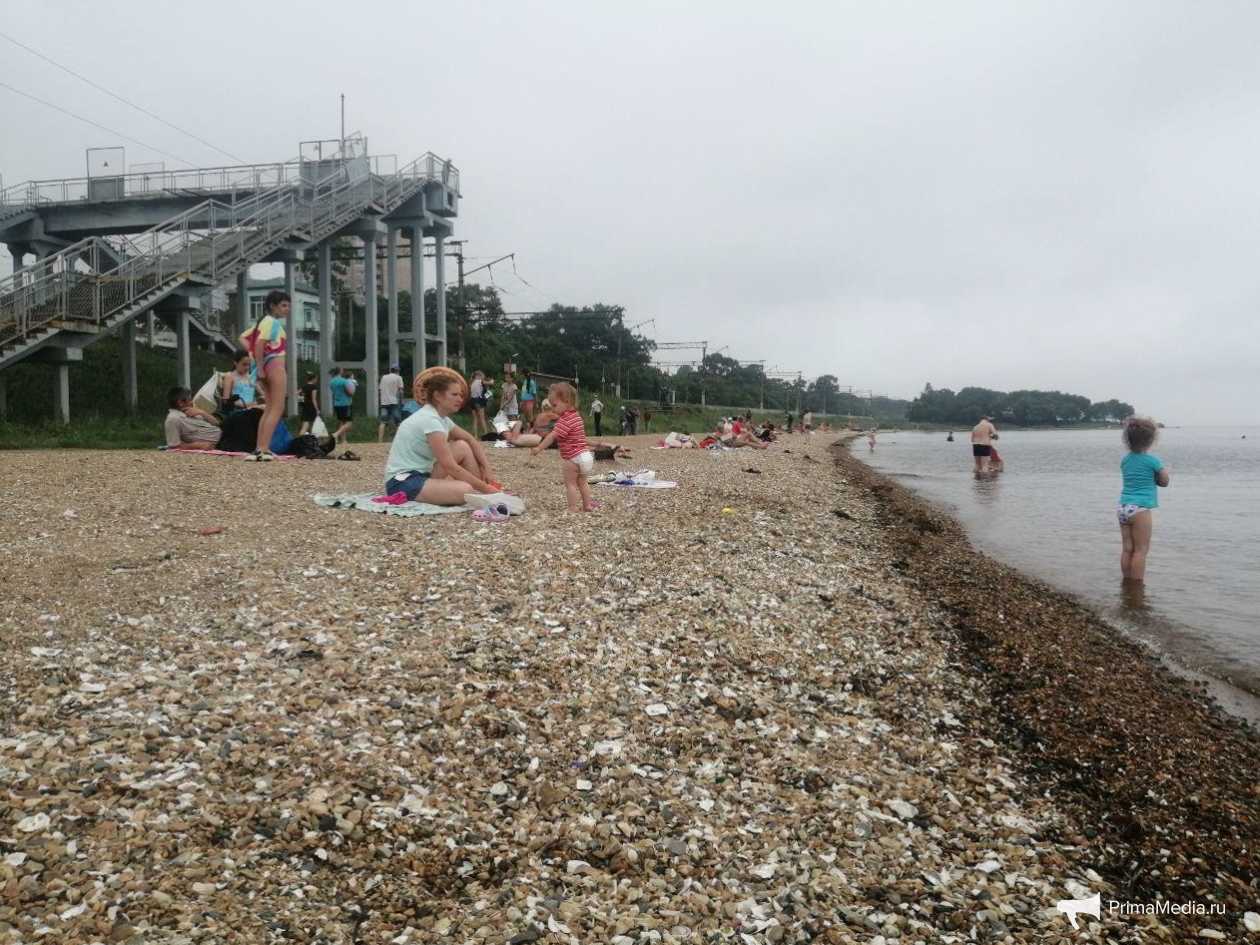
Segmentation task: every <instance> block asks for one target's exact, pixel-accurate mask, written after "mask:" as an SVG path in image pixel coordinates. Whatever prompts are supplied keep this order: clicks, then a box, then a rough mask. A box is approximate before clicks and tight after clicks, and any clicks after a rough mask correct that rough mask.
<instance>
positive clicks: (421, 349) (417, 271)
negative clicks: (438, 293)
mask: <svg viewBox="0 0 1260 945" xmlns="http://www.w3.org/2000/svg"><path fill="white" fill-rule="evenodd" d="M424 333H425V326H424V230H423V229H421V227H420V224H419V223H417V224H416V225H415V226H413V227H412V228H411V337H412V338H413V339H414V341H415V345H416V353H415V356H414V358H413V360H412V363H411V368H412V370H414V371H415V372H416V373H417V374H419V373H420V372H421V371H423V370H424V369H425V368H427V367H428V366H429V363H428V361H429V358H428V346H427V345H426V344H425V342H424Z"/></svg>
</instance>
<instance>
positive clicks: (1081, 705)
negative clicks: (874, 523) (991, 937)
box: [832, 443, 1260, 914]
mask: <svg viewBox="0 0 1260 945" xmlns="http://www.w3.org/2000/svg"><path fill="white" fill-rule="evenodd" d="M832 452H833V455H834V457H835V460H836V462H837V464H838V465H839V467H840V469H841V471H842V474H843V475H844V477H845V478H846V479H848V480H849V481H850V482H851V483H853V484H855V485H862V486H864V487H865V488H866V489H868V490H869V492H870V494H871V495H872V496H873V498H874V499H875V501H876V504H877V508H878V520H879V522H880V524H881V525H883V526H884V528H885V530H886V534H887V539H888V541H889V543H890V545H892V546H894V547H895V548H896V549H898V551H899V552H900V557H899V558H898V559H897V560H896V561H895V562H894V565H893V566H894V567H895V568H896V569H897V570H899V571H901V572H902V573H903V574H905V575H906V577H907V578H908V579H909V581H910V582H911V583H912V584H913V585H916V586H918V587H919V588H920V589H921V590H922V592H923V593H924V595H925V596H926V597H927V598H928V599H930V600H931V601H933V602H934V604H935V608H936V610H937V612H938V614H939V618H940V620H941V622H942V624H943V625H944V626H945V627H947V628H948V629H950V630H951V631H952V632H953V635H954V638H955V645H956V647H957V652H958V657H959V660H960V661H961V662H963V663H964V664H966V665H967V666H968V667H969V668H970V669H971V671H972V672H973V673H974V674H975V675H976V676H977V677H978V678H980V679H982V680H983V681H984V683H985V685H986V687H987V688H988V690H989V694H990V698H991V700H992V703H993V706H994V707H995V709H997V710H998V712H999V713H1000V722H1001V723H1002V726H1003V727H1004V728H1005V731H1006V733H1007V735H1008V737H1009V743H1010V747H1011V749H1012V750H1013V752H1014V756H1015V759H1016V760H1017V761H1018V762H1019V763H1020V764H1021V766H1022V767H1023V769H1024V771H1025V774H1026V776H1027V777H1028V778H1029V779H1030V781H1031V782H1032V783H1033V784H1034V785H1037V786H1040V787H1042V788H1044V789H1045V790H1046V791H1048V792H1050V793H1051V794H1052V795H1053V796H1054V798H1055V800H1056V802H1057V803H1058V804H1059V805H1060V806H1061V807H1062V808H1063V809H1064V811H1065V812H1067V814H1068V815H1069V816H1071V817H1075V818H1077V823H1078V829H1079V835H1078V836H1072V837H1065V838H1064V840H1065V842H1069V843H1072V844H1074V845H1077V846H1080V847H1082V848H1084V849H1085V850H1087V851H1088V852H1089V854H1090V855H1092V857H1093V858H1094V859H1095V860H1096V863H1095V865H1094V867H1093V868H1094V869H1096V870H1097V871H1098V872H1099V873H1100V874H1102V875H1103V876H1106V877H1107V878H1108V879H1109V880H1111V881H1112V882H1114V883H1115V884H1116V885H1117V887H1119V888H1120V889H1121V890H1124V891H1127V893H1128V894H1129V895H1130V896H1131V897H1132V898H1134V899H1147V900H1150V899H1156V898H1163V899H1167V900H1170V901H1181V902H1184V901H1189V900H1199V901H1202V900H1205V899H1211V900H1214V901H1219V902H1222V903H1223V904H1224V905H1225V907H1226V909H1227V910H1230V911H1236V913H1238V914H1241V913H1242V912H1243V911H1245V910H1251V909H1254V908H1255V903H1256V900H1257V888H1256V887H1257V884H1260V879H1258V877H1260V860H1258V858H1257V852H1256V846H1257V842H1258V841H1260V764H1258V763H1257V755H1256V747H1257V736H1256V734H1255V732H1254V731H1253V730H1252V729H1250V728H1249V727H1248V726H1247V725H1246V724H1244V723H1243V722H1242V721H1240V720H1238V719H1235V718H1232V717H1230V716H1228V715H1227V714H1226V713H1225V712H1224V711H1223V710H1222V709H1221V708H1220V707H1219V706H1217V705H1216V704H1215V703H1213V702H1212V701H1211V700H1210V699H1209V698H1207V697H1206V696H1205V695H1204V694H1203V693H1202V692H1201V691H1199V690H1198V689H1196V687H1194V686H1192V685H1191V684H1190V683H1187V682H1186V681H1184V680H1183V679H1181V678H1179V677H1178V676H1176V675H1175V674H1174V673H1173V672H1172V671H1171V670H1169V669H1168V668H1167V667H1166V666H1164V665H1163V664H1162V663H1161V662H1160V660H1159V659H1158V657H1156V656H1155V655H1154V654H1153V653H1152V652H1151V651H1149V650H1148V649H1146V648H1144V647H1143V646H1142V645H1141V644H1140V643H1138V642H1136V641H1134V640H1132V639H1130V638H1128V637H1126V636H1124V635H1123V634H1121V633H1120V632H1119V631H1118V630H1117V629H1116V628H1115V627H1113V626H1111V625H1110V624H1108V623H1106V622H1105V621H1104V620H1103V619H1102V618H1101V617H1100V616H1099V615H1097V614H1096V613H1094V612H1093V611H1092V610H1090V609H1089V608H1087V607H1085V606H1083V605H1081V604H1080V603H1079V602H1077V601H1075V600H1074V599H1072V598H1071V597H1070V596H1068V595H1066V594H1063V593H1061V592H1059V591H1056V590H1054V589H1052V588H1050V587H1049V586H1047V585H1045V584H1043V583H1041V582H1039V581H1036V580H1034V579H1031V578H1029V577H1027V576H1025V575H1023V574H1022V573H1020V572H1018V571H1015V570H1014V569H1012V568H1009V567H1007V566H1005V565H1002V564H1000V563H999V562H996V561H994V560H992V559H991V558H988V557H987V556H985V555H983V554H981V553H980V552H978V551H976V550H975V549H974V548H973V547H972V545H971V543H970V542H969V540H968V539H967V537H966V534H965V532H964V530H963V529H962V527H961V526H960V525H959V524H958V523H957V522H955V521H954V520H952V519H951V518H949V517H948V516H946V515H945V514H943V513H942V512H940V511H938V510H936V509H934V508H932V507H931V506H929V505H928V504H927V503H925V502H924V501H923V500H921V499H919V498H918V497H917V496H915V495H914V494H913V493H911V492H910V491H909V490H908V489H906V488H904V487H902V486H900V485H898V484H897V483H895V482H893V481H892V480H891V479H889V478H888V477H886V476H884V475H883V474H881V473H878V472H876V471H875V470H873V469H871V468H870V467H869V466H867V465H866V464H864V463H862V462H861V461H860V460H858V459H856V458H854V457H853V456H851V455H850V454H849V452H848V450H847V448H846V446H845V445H844V444H843V443H841V444H836V445H835V446H833V447H832ZM1088 858H1089V857H1088V856H1087V857H1084V858H1083V860H1082V861H1083V862H1087V861H1088Z"/></svg>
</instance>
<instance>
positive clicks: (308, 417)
mask: <svg viewBox="0 0 1260 945" xmlns="http://www.w3.org/2000/svg"><path fill="white" fill-rule="evenodd" d="M298 415H299V416H300V417H301V418H302V426H301V428H300V429H299V430H298V436H302V435H303V434H304V433H310V432H311V428H312V427H313V426H314V425H315V418H316V417H318V416H319V375H318V374H316V373H315V372H314V371H307V372H306V379H305V380H304V381H303V383H302V389H301V390H299V391H298Z"/></svg>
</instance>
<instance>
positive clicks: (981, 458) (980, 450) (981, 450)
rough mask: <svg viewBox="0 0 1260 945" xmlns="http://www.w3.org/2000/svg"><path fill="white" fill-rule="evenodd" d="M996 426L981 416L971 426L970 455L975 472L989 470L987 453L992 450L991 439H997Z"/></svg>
mask: <svg viewBox="0 0 1260 945" xmlns="http://www.w3.org/2000/svg"><path fill="white" fill-rule="evenodd" d="M997 435H998V431H997V427H995V426H994V425H993V423H992V422H991V421H990V420H989V418H988V417H981V418H980V422H979V423H977V424H976V425H975V426H974V427H972V428H971V455H972V457H973V458H974V460H975V464H976V472H979V473H984V472H988V471H989V455H990V454H991V453H992V452H993V441H994V440H996V439H997Z"/></svg>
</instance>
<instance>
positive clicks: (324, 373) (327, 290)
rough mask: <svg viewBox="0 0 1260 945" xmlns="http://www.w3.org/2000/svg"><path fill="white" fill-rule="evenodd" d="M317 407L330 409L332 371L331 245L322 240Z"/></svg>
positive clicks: (320, 248)
mask: <svg viewBox="0 0 1260 945" xmlns="http://www.w3.org/2000/svg"><path fill="white" fill-rule="evenodd" d="M318 268H319V406H320V409H321V412H322V411H324V410H328V409H330V408H331V407H332V391H331V390H329V388H328V379H329V376H330V375H329V373H328V372H329V371H330V370H331V369H332V366H333V360H334V352H333V317H332V244H331V243H330V242H329V241H328V240H324V241H323V242H322V243H320V244H319V266H318Z"/></svg>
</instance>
